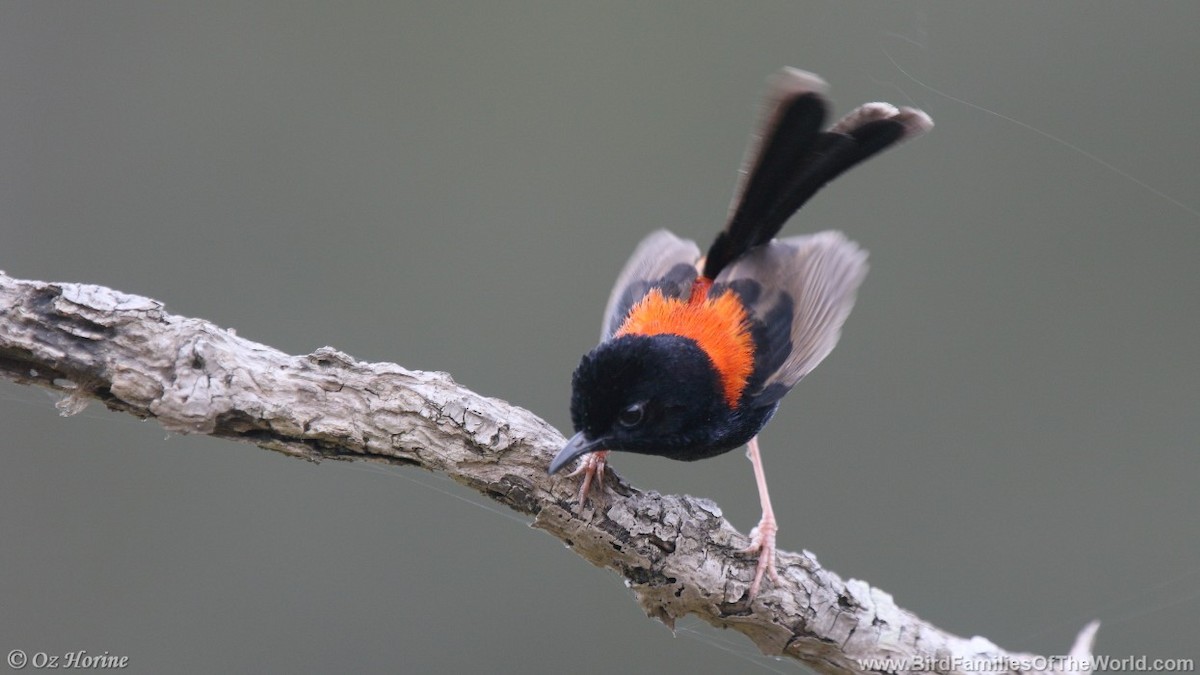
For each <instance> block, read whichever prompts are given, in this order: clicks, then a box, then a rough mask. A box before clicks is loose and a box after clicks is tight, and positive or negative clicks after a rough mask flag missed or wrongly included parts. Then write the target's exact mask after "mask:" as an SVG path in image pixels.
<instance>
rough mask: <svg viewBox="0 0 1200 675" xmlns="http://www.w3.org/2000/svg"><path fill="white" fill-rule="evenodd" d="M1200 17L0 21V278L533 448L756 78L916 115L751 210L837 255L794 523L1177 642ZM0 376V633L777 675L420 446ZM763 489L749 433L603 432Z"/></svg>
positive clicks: (749, 97) (858, 567) (1180, 639)
mask: <svg viewBox="0 0 1200 675" xmlns="http://www.w3.org/2000/svg"><path fill="white" fill-rule="evenodd" d="M1198 25H1200V3H1182V2H1181V3H1117V2H1104V3H1095V2H1057V3H1053V4H1049V3H985V2H917V3H839V2H759V3H746V2H739V3H733V2H728V3H720V2H704V3H695V2H670V3H666V2H662V3H653V4H651V3H625V2H600V3H595V2H583V3H580V2H531V3H486V2H477V3H465V4H459V3H269V4H265V3H224V2H222V3H190V4H179V3H157V2H154V3H136V2H103V3H82V2H77V3H67V2H12V1H6V2H3V3H2V4H0V268H2V269H5V270H6V271H7V272H8V273H9V274H11V275H13V276H17V277H23V278H34V279H45V280H57V281H79V282H92V283H98V284H103V285H107V286H111V287H114V288H118V289H121V290H124V291H127V292H132V293H139V294H143V295H148V296H151V297H154V298H158V299H161V300H163V301H165V302H166V303H167V306H168V309H169V310H171V311H173V312H175V313H179V314H184V315H189V316H198V317H204V318H207V319H210V320H212V321H214V322H216V323H218V324H220V325H222V326H228V327H233V328H236V329H237V331H238V332H239V334H240V335H242V336H245V337H247V338H250V339H253V340H257V341H261V342H264V343H267V344H270V345H274V346H276V347H279V348H281V349H283V350H286V351H289V352H293V353H307V352H310V351H312V350H314V349H316V348H318V347H321V346H323V345H332V346H334V347H337V348H339V349H342V350H344V351H347V352H349V353H350V354H352V355H354V356H356V357H358V358H361V359H367V360H375V361H395V362H398V363H400V364H402V365H405V366H408V367H411V368H418V369H433V370H445V371H448V372H450V373H452V374H453V375H454V377H455V379H457V380H458V381H459V382H461V383H463V384H465V385H467V386H469V387H472V388H474V389H475V390H477V391H480V392H483V393H486V394H489V395H494V396H498V397H501V398H506V399H508V400H511V401H513V402H515V403H518V404H520V405H522V406H525V407H528V408H529V409H531V410H533V411H535V412H536V413H538V414H539V415H541V416H543V417H545V418H546V419H548V420H550V421H551V422H552V423H553V424H555V425H556V426H558V427H559V428H560V429H563V430H564V431H565V430H567V427H568V426H569V419H568V416H567V398H568V393H569V376H570V372H571V370H572V368H573V367H574V366H575V363H576V361H577V359H578V358H579V355H580V354H581V353H582V352H584V351H585V350H587V349H588V348H589V347H590V346H591V345H592V344H593V342H594V340H595V338H596V335H597V331H598V326H599V321H600V312H601V309H602V307H603V304H604V301H605V299H606V297H607V294H608V290H609V285H610V283H611V282H612V280H613V278H614V277H615V275H616V273H617V271H618V269H619V268H620V266H621V264H622V263H623V262H624V260H625V257H626V256H627V255H628V254H629V253H630V252H631V251H632V249H633V247H634V245H635V244H636V243H637V241H638V240H639V239H640V238H641V237H642V236H643V234H645V233H646V232H648V231H650V230H651V229H654V228H657V227H669V228H671V229H673V230H675V231H676V232H677V233H679V234H682V235H687V236H690V237H694V238H697V239H700V240H702V241H703V242H704V243H707V241H708V240H709V238H710V237H711V236H712V235H713V234H714V233H715V232H716V230H717V229H718V228H719V227H720V226H721V224H722V220H723V217H724V214H725V208H726V206H727V202H728V199H729V196H730V192H731V188H732V185H733V180H734V175H735V170H736V168H737V166H738V162H739V161H740V158H741V154H742V149H743V144H744V142H745V140H746V137H747V134H748V132H749V130H750V126H751V122H752V121H753V119H754V117H755V112H756V107H757V104H758V99H759V96H760V95H761V94H762V91H763V82H764V79H765V77H766V76H767V75H768V74H769V73H771V72H772V71H774V70H775V69H776V68H778V67H780V66H782V65H785V64H786V65H795V66H799V67H802V68H805V69H809V70H812V71H815V72H817V73H819V74H821V75H822V76H823V77H825V78H826V79H827V80H828V81H829V82H830V83H831V85H832V96H833V98H834V100H835V101H836V103H837V106H838V112H839V113H840V112H844V111H846V110H848V109H849V108H850V107H851V106H853V105H856V104H858V103H861V102H864V101H870V100H879V99H882V100H888V101H891V102H894V103H897V104H901V105H916V106H919V107H922V108H923V109H925V110H926V111H928V112H929V113H930V114H931V115H932V116H933V118H934V119H935V121H936V123H937V128H936V129H935V130H934V133H933V134H931V135H930V136H928V137H926V138H923V139H921V140H919V141H917V142H914V143H912V144H909V145H905V146H903V147H901V148H899V149H897V150H894V151H892V152H889V153H888V154H886V155H884V156H882V157H880V158H878V159H876V160H872V161H871V162H869V163H868V164H866V165H863V166H861V167H860V168H858V169H856V170H854V171H853V172H851V173H850V174H848V175H846V176H845V177H843V178H842V179H840V180H838V181H837V182H835V183H834V184H833V185H831V186H830V187H829V188H827V189H826V190H825V191H824V192H823V193H822V194H820V195H819V196H818V198H817V199H816V200H815V201H813V202H812V203H811V204H810V205H809V206H808V207H806V208H805V210H804V212H803V213H802V215H801V216H800V217H798V218H796V219H795V220H794V221H793V223H791V224H790V225H789V227H788V229H787V230H786V232H787V233H790V234H795V233H800V232H804V231H812V230H816V229H823V228H838V229H842V230H845V231H846V232H848V233H849V234H850V235H851V236H852V237H853V238H855V239H857V240H858V241H860V242H861V243H862V244H863V245H864V246H865V247H866V248H868V249H869V250H870V251H871V256H872V257H871V262H872V270H871V274H870V275H869V277H868V279H867V283H866V285H865V287H864V289H863V291H862V292H861V294H860V296H859V303H858V306H857V308H856V309H855V312H854V314H853V316H852V317H851V319H850V321H849V323H848V324H847V327H846V334H845V337H844V339H843V341H842V344H841V345H840V346H839V348H838V349H837V350H836V351H835V352H834V353H833V355H832V357H831V358H830V359H829V360H828V361H827V362H826V363H825V364H824V365H822V366H821V368H819V369H818V370H817V371H816V372H815V373H814V374H813V375H812V376H811V377H810V378H808V379H807V380H806V381H805V382H804V383H802V385H801V386H799V387H798V388H797V390H796V391H794V392H793V393H792V394H791V396H789V398H788V400H787V402H786V403H785V405H784V407H783V409H782V411H781V412H780V414H779V415H778V416H777V417H776V420H775V421H774V422H773V423H772V424H771V426H770V427H769V428H768V430H767V431H766V433H765V435H764V437H763V448H764V456H765V462H766V465H767V469H768V472H769V475H770V481H771V487H772V493H773V497H774V499H775V507H776V511H777V513H778V514H779V517H780V520H781V526H782V530H781V532H780V539H779V543H780V546H781V547H782V548H785V549H792V550H795V549H800V548H806V549H809V550H811V551H813V552H814V553H815V554H816V555H817V556H818V558H819V559H820V560H821V562H822V563H823V564H824V565H826V566H827V567H830V568H832V569H834V570H836V571H837V572H838V573H840V574H842V575H843V576H846V577H855V578H862V579H866V580H868V581H870V582H871V583H873V584H875V585H878V586H880V587H881V588H883V589H885V590H887V591H889V592H891V593H892V594H894V596H895V598H896V600H897V602H898V603H899V604H900V605H901V606H903V607H906V608H908V609H911V610H913V611H914V612H917V613H918V614H920V615H921V616H922V617H924V618H926V619H928V620H930V621H932V622H934V623H936V624H938V625H940V626H942V627H944V628H946V629H948V630H951V631H953V632H956V633H959V634H963V635H976V634H978V635H984V636H987V637H988V638H990V639H992V640H994V641H995V642H997V643H998V644H1000V645H1002V646H1004V647H1007V648H1010V649H1017V650H1029V651H1034V652H1040V653H1048V654H1060V653H1063V652H1064V651H1065V650H1066V649H1067V647H1068V645H1069V644H1070V642H1071V640H1072V639H1073V638H1074V635H1075V633H1076V632H1077V631H1078V629H1079V628H1080V627H1081V626H1082V625H1083V624H1084V623H1085V622H1086V621H1087V620H1090V619H1091V618H1094V617H1098V618H1100V619H1102V620H1103V621H1104V624H1103V627H1102V628H1101V631H1100V634H1099V640H1098V651H1099V652H1102V653H1108V654H1113V655H1148V656H1149V657H1151V658H1154V657H1162V658H1171V657H1196V656H1197V648H1196V643H1195V639H1196V626H1197V624H1198V623H1200V519H1198V518H1197V513H1198V512H1200V495H1198V491H1197V489H1196V482H1197V477H1198V476H1200V453H1198V447H1197V446H1198V439H1200V415H1198V414H1197V403H1198V402H1200V384H1198V383H1200V358H1198V357H1197V345H1198V344H1200V312H1198V304H1200V303H1198V299H1200V275H1197V272H1196V260H1197V258H1198V257H1200V211H1198V208H1200V194H1198V191H1197V187H1200V160H1198V158H1197V155H1198V153H1197V149H1198V142H1200V131H1198V130H1197V123H1196V111H1197V110H1198V109H1200V87H1197V84H1196V82H1197V80H1196V68H1197V64H1198V63H1200V40H1197V37H1196V27H1197V26H1198ZM53 402H54V398H53V397H52V396H50V395H49V394H47V393H46V392H43V391H40V390H34V389H28V388H22V387H17V386H15V385H12V384H9V383H0V428H3V430H4V431H3V441H0V446H2V448H0V467H2V468H0V570H2V574H0V607H2V610H0V649H2V650H3V651H4V652H6V653H7V652H8V651H9V650H11V649H17V648H20V649H23V650H25V651H27V652H29V653H35V652H46V653H51V654H54V653H58V654H61V653H65V652H68V651H77V650H88V651H89V653H92V654H97V653H103V652H105V651H107V652H109V653H112V654H119V655H127V656H129V660H130V664H131V670H133V671H135V672H338V671H343V672H344V671H375V672H386V671H397V670H400V671H403V672H429V671H432V670H434V669H438V670H442V671H470V670H484V669H487V670H489V671H496V672H561V671H566V670H570V671H572V672H577V673H605V672H611V671H614V670H616V669H618V668H620V669H623V670H632V671H633V672H668V673H670V672H696V673H725V672H731V671H746V672H759V671H761V670H764V669H765V670H766V671H768V672H769V671H772V670H774V671H778V672H790V671H795V670H798V669H800V668H799V666H795V665H793V664H790V663H781V662H777V661H774V660H770V659H766V658H764V657H761V656H758V655H757V654H756V652H755V650H754V648H753V647H752V646H751V645H750V644H749V643H748V642H747V641H745V640H744V639H741V638H740V636H738V635H736V634H731V633H722V632H718V631H714V630H712V629H709V628H707V627H706V626H702V625H698V624H697V623H696V622H695V620H694V619H692V620H689V621H686V622H684V623H683V624H682V625H681V630H680V631H679V633H678V635H677V636H676V637H675V638H672V636H671V633H670V632H669V631H668V630H666V629H665V628H663V627H662V626H660V625H658V624H657V623H655V622H652V621H650V620H648V619H646V618H645V617H644V616H643V615H642V614H641V613H640V611H639V610H638V608H637V606H636V605H635V603H634V602H633V601H632V600H631V597H630V593H629V592H628V591H627V590H625V589H624V588H623V587H622V585H621V582H620V580H619V579H618V578H617V577H615V576H614V575H612V574H610V573H607V572H604V571H601V570H597V569H595V568H592V567H590V566H588V565H587V564H585V563H583V562H582V561H581V560H579V559H578V558H576V557H575V556H574V555H573V554H571V553H570V552H568V551H565V550H564V549H563V547H562V545H561V544H560V543H558V542H557V541H555V540H554V539H552V538H550V537H548V536H546V535H544V534H542V533H540V532H537V531H534V530H531V529H528V528H526V527H524V526H523V525H522V523H523V522H524V521H523V519H521V518H518V517H516V516H515V515H512V514H508V513H502V512H499V511H497V510H496V508H494V507H492V506H491V505H490V504H488V503H487V502H486V500H484V499H483V498H481V497H477V496H475V495H473V494H471V493H469V492H468V491H466V490H464V489H461V488H459V487H458V486H457V485H454V484H453V483H450V482H448V481H445V480H443V479H440V478H438V477H435V476H430V475H428V474H423V473H419V472H413V471H409V472H401V471H392V470H371V469H366V468H362V467H355V466H350V465H339V464H324V465H320V466H316V465H311V464H306V463H303V462H299V461H295V460H291V459H287V458H284V457H281V456H278V455H274V454H271V453H268V452H264V451H262V450H258V449H256V448H254V447H252V446H248V445H237V444H231V443H227V442H221V441H216V440H212V439H208V438H191V437H180V436H176V435H168V434H166V433H165V432H164V431H162V430H161V429H160V428H159V427H157V426H156V425H155V424H154V423H153V422H138V421H136V420H133V419H132V418H127V417H123V416H120V415H116V414H113V413H108V412H106V411H104V410H103V409H102V408H101V407H99V406H97V405H93V406H92V407H91V408H89V409H87V410H86V411H85V412H83V413H82V414H80V415H78V416H75V417H72V418H68V419H64V418H60V417H59V416H58V415H57V411H56V410H55V408H54V406H53ZM614 461H615V467H616V469H617V470H618V471H619V472H620V473H621V474H622V475H624V476H626V477H627V478H628V479H630V480H631V481H632V482H633V483H634V484H636V485H638V486H640V487H642V488H646V489H656V490H660V491H671V492H688V493H691V494H695V495H703V496H706V497H710V498H713V499H715V500H716V501H717V502H718V503H720V504H721V505H722V507H723V508H724V509H725V512H726V515H728V516H729V517H730V518H731V519H732V520H733V521H734V522H735V523H736V524H738V525H739V526H741V527H743V528H745V529H748V528H749V527H750V526H751V525H753V524H754V523H755V522H756V519H757V517H758V510H757V509H758V506H757V499H756V496H755V490H754V482H753V478H752V475H751V472H750V467H749V465H748V463H747V462H746V460H745V458H744V457H743V455H742V453H740V452H734V453H729V454H728V455H726V456H723V457H720V458H717V459H713V460H709V461H705V462H700V463H695V464H682V463H673V462H669V461H667V460H663V459H657V458H645V457H630V456H614Z"/></svg>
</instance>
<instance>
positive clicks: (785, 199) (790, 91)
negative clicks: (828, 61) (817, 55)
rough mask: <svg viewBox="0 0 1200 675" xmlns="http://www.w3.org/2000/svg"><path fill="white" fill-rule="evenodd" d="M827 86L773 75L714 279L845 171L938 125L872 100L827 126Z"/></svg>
mask: <svg viewBox="0 0 1200 675" xmlns="http://www.w3.org/2000/svg"><path fill="white" fill-rule="evenodd" d="M825 89H826V85H825V82H824V81H823V80H821V78H819V77H817V76H816V75H813V74H812V73H806V72H804V71H802V70H796V69H794V68H784V69H783V70H781V71H780V72H778V73H776V74H775V75H774V76H773V77H772V78H771V82H770V91H769V93H768V97H767V100H766V103H765V105H764V111H763V119H762V121H761V123H760V126H759V130H758V133H757V134H756V136H755V138H754V139H752V140H751V144H750V148H749V150H748V151H747V153H746V160H745V162H744V164H743V167H742V178H741V182H740V184H739V186H738V190H737V193H736V194H735V195H734V200H733V205H732V207H731V209H730V211H731V212H730V216H729V222H728V224H727V225H726V226H725V229H724V230H722V231H721V233H720V234H719V235H717V239H716V241H714V242H713V245H712V246H711V247H710V248H709V249H708V255H707V256H706V257H705V262H704V276H705V277H706V278H708V279H715V278H716V276H717V274H718V273H719V272H720V271H721V270H722V269H723V268H724V267H725V266H726V265H728V264H729V263H731V262H733V261H734V260H736V259H737V258H738V257H739V256H741V255H742V254H743V253H745V252H746V251H748V250H750V249H751V248H754V247H755V246H758V245H760V244H764V243H766V242H768V241H770V240H771V239H772V238H774V237H775V235H776V234H778V233H779V230H780V229H782V228H783V224H784V223H785V222H787V220H788V218H791V217H792V214H793V213H795V212H796V211H797V210H798V209H799V208H800V207H801V206H803V205H804V203H805V202H807V201H808V200H809V198H811V197H812V196H813V195H814V194H815V193H816V192H817V190H820V189H821V187H823V186H824V185H825V184H826V183H828V182H829V181H831V180H833V179H834V178H836V177H838V176H839V175H841V174H842V172H844V171H846V170H847V169H849V168H850V167H852V166H854V165H855V164H858V163H859V162H861V161H863V160H864V159H867V158H868V157H871V156H872V155H874V154H876V153H878V152H880V151H882V150H884V149H886V148H888V147H889V146H892V145H894V144H896V143H897V142H899V141H902V140H904V139H907V138H911V137H913V136H917V135H920V134H922V133H925V132H926V131H928V130H929V129H930V128H932V126H933V122H932V121H931V120H930V119H929V116H928V115H926V114H925V113H923V112H921V111H920V110H914V109H912V108H896V107H895V106H893V105H891V104H888V103H867V104H864V105H862V106H859V107H858V108H857V109H855V110H854V111H853V112H851V113H850V114H849V115H846V116H845V117H843V118H842V119H841V120H840V121H838V122H837V124H834V125H833V126H832V127H830V128H829V129H828V130H825V131H822V130H821V126H822V124H823V123H824V121H825V115H826V113H827V108H828V103H827V100H826V98H825V95H824V92H825Z"/></svg>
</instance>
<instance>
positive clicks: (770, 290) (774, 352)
mask: <svg viewBox="0 0 1200 675" xmlns="http://www.w3.org/2000/svg"><path fill="white" fill-rule="evenodd" d="M866 274H867V253H866V251H864V250H862V249H861V248H859V247H858V245H857V244H855V243H854V242H852V241H850V240H848V239H846V237H845V235H843V234H842V233H841V232H833V231H827V232H818V233H816V234H811V235H806V236H801V237H789V238H786V239H775V240H773V241H771V242H769V243H767V244H765V245H763V246H759V247H757V248H755V249H752V250H751V251H750V252H748V253H747V254H745V255H743V256H742V257H740V258H738V259H737V260H736V261H734V262H733V264H731V265H730V266H729V267H727V268H725V269H724V270H723V271H722V272H721V274H720V275H719V276H718V277H717V279H716V281H715V283H714V284H713V288H712V290H711V291H710V297H712V294H716V293H721V292H723V291H724V289H726V288H731V289H733V290H734V292H736V293H737V294H738V295H739V297H740V298H741V300H742V302H743V303H744V304H745V305H746V307H747V309H748V310H749V311H750V316H751V324H752V325H751V334H752V335H753V337H754V342H755V359H754V369H753V371H752V372H751V375H750V378H749V381H748V382H747V388H746V393H745V396H746V397H748V398H747V399H746V401H747V403H749V404H750V405H752V406H754V407H759V406H764V405H774V404H775V403H777V402H778V401H779V399H780V398H781V397H782V396H783V395H784V394H785V393H787V391H788V390H789V389H791V388H792V387H793V386H794V385H795V384H796V383H797V382H799V381H800V380H801V379H802V378H803V377H804V376H805V375H807V374H808V373H810V372H811V371H812V369H813V368H816V367H817V364H819V363H820V362H821V361H822V360H824V358H825V357H826V356H828V355H829V352H831V351H832V350H833V347H834V346H835V345H836V344H837V341H838V337H839V336H840V335H841V329H842V324H843V323H844V322H845V321H846V317H847V316H849V314H850V309H851V308H852V307H853V306H854V295H855V292H856V291H857V290H858V286H859V284H861V283H862V280H863V278H864V277H865V276H866Z"/></svg>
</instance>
